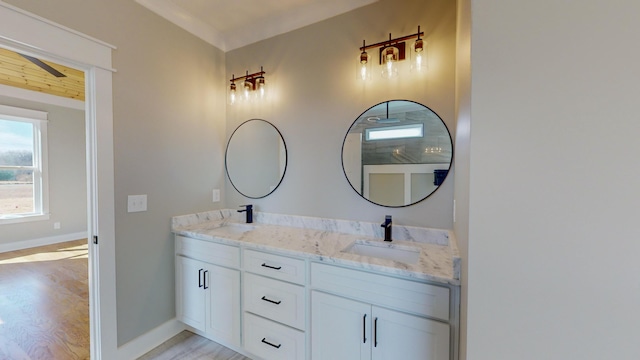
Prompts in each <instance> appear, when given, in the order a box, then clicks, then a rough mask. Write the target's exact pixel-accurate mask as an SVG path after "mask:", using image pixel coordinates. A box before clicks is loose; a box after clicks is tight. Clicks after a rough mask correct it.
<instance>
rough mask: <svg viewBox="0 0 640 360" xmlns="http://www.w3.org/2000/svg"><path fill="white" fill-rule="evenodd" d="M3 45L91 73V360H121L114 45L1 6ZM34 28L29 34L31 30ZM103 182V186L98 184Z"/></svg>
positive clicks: (87, 109) (88, 137) (88, 115)
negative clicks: (119, 343) (117, 309)
mask: <svg viewBox="0 0 640 360" xmlns="http://www.w3.org/2000/svg"><path fill="white" fill-rule="evenodd" d="M0 19H2V21H0V46H1V47H3V48H7V49H10V50H13V51H17V52H20V53H23V54H26V55H29V56H33V57H36V58H40V59H46V60H50V61H54V62H56V63H60V64H63V65H66V66H70V67H73V68H76V69H80V70H82V71H84V73H85V87H86V91H85V95H86V101H85V115H86V118H85V126H86V141H87V154H86V155H87V197H88V201H87V202H88V231H87V232H88V237H89V254H88V257H89V273H90V274H91V275H90V277H89V278H90V283H89V293H90V295H89V302H90V316H89V317H90V324H91V325H90V328H91V329H90V335H91V359H94V360H95V359H115V358H118V356H117V352H118V347H117V326H116V316H115V314H116V298H115V288H116V286H115V204H114V189H115V187H114V169H113V97H112V73H113V71H114V70H113V69H112V68H111V52H112V50H113V49H114V47H113V46H111V45H109V44H106V43H104V42H102V41H99V40H97V39H93V38H91V37H89V36H86V35H84V34H81V33H78V32H76V31H73V30H70V29H68V28H66V27H63V26H60V25H57V24H55V23H53V22H51V21H48V20H46V19H44V18H41V17H39V16H36V15H33V14H30V13H28V12H26V11H24V10H22V9H19V8H17V7H14V6H12V5H9V4H6V3H0ZM25 29H29V31H25ZM98 180H99V181H98Z"/></svg>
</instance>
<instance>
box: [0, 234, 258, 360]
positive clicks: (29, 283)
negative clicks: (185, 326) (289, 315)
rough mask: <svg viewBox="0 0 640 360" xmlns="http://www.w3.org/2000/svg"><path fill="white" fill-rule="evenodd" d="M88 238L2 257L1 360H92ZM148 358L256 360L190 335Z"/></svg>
mask: <svg viewBox="0 0 640 360" xmlns="http://www.w3.org/2000/svg"><path fill="white" fill-rule="evenodd" d="M89 353H90V349H89V287H88V250H87V240H86V239H84V240H78V241H72V242H66V243H61V244H56V245H50V246H42V247H38V248H32V249H26V250H19V251H12V252H6V253H0V360H77V359H89ZM140 359H142V360H178V359H179V360H250V359H249V358H247V357H245V356H242V355H240V354H238V353H236V352H234V351H232V350H230V349H228V348H226V347H224V346H222V345H219V344H217V343H215V342H212V341H210V340H208V339H205V338H203V337H201V336H198V335H195V334H193V333H191V332H188V331H183V332H182V333H180V334H178V335H176V336H174V337H173V338H171V339H170V340H169V341H167V342H165V343H164V344H162V345H160V346H159V347H157V348H156V349H153V350H152V351H150V352H149V353H147V354H145V355H144V356H142V357H141V358H140Z"/></svg>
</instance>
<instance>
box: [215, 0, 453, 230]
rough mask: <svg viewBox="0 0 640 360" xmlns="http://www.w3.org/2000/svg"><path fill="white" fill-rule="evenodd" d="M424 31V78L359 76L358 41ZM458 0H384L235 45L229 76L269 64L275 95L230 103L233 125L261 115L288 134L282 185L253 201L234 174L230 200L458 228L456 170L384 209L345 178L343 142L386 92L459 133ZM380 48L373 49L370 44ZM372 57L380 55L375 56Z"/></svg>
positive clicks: (270, 208) (229, 116) (234, 203)
mask: <svg viewBox="0 0 640 360" xmlns="http://www.w3.org/2000/svg"><path fill="white" fill-rule="evenodd" d="M418 25H421V29H422V30H423V31H424V32H425V39H426V41H427V42H428V44H429V45H428V51H429V55H428V56H429V57H430V58H429V60H430V65H431V68H430V70H429V72H428V73H427V75H426V78H420V77H412V76H411V75H410V74H408V73H407V74H404V76H403V77H401V78H400V79H398V80H395V81H387V80H384V79H381V78H380V76H379V75H378V74H377V72H376V73H374V75H373V79H372V81H371V82H370V83H368V84H366V85H364V86H363V84H362V83H361V82H360V81H358V80H357V79H356V59H358V57H359V54H360V50H359V47H360V46H362V40H363V39H365V40H366V41H367V42H368V43H374V42H379V41H383V40H385V39H388V37H389V32H391V33H392V36H393V37H399V36H403V35H407V34H412V33H415V32H416V31H417V27H418ZM455 31H456V4H455V1H450V0H429V1H424V0H403V1H391V0H382V1H379V2H377V3H374V4H372V5H368V6H366V7H363V8H360V9H356V10H354V11H351V12H349V13H346V14H343V15H341V16H337V17H334V18H331V19H328V20H325V21H323V22H320V23H316V24H313V25H310V26H307V27H305V28H302V29H299V30H296V31H291V32H289V33H286V34H283V35H280V36H277V37H274V38H271V39H267V40H264V41H261V42H259V43H256V44H252V45H248V46H246V47H243V48H240V49H237V50H234V51H230V52H228V53H227V55H226V63H227V78H228V79H230V78H231V76H232V74H236V75H237V74H243V73H244V72H245V71H246V70H248V71H249V72H255V71H258V70H259V69H260V66H261V65H262V66H264V70H265V71H266V72H267V74H266V75H265V77H266V80H267V85H268V87H269V91H270V98H269V100H268V101H266V102H265V103H263V104H262V105H261V106H258V105H255V104H254V105H252V106H248V107H247V106H242V105H243V104H236V105H233V106H228V107H227V133H228V134H230V133H231V131H233V129H234V128H235V127H237V126H238V125H239V124H240V123H242V122H243V121H245V120H247V119H251V118H263V119H265V120H268V121H270V122H272V123H273V124H274V125H275V126H277V127H278V128H279V130H280V131H281V132H282V135H283V137H284V140H285V142H286V144H287V150H288V152H289V163H288V168H287V172H286V175H285V177H284V180H283V182H282V184H281V185H280V187H279V188H278V189H277V190H276V191H275V192H274V193H273V194H271V195H270V196H268V197H266V198H264V199H256V200H248V199H246V198H244V197H242V196H241V195H239V194H238V193H237V192H236V191H235V190H234V189H233V187H231V186H230V185H229V184H228V182H227V186H226V187H225V189H226V191H225V194H224V196H225V198H226V200H227V201H226V204H227V205H228V206H229V207H236V206H238V205H240V204H245V203H247V202H251V203H253V204H255V205H256V209H257V210H259V211H268V212H274V213H284V214H298V215H307V216H319V217H329V218H340V219H352V220H364V221H383V220H384V215H385V214H390V215H392V216H393V217H394V223H397V224H405V225H420V226H430V227H437V228H452V224H453V222H452V213H453V175H454V174H453V172H451V174H450V175H449V178H448V179H447V180H446V181H445V183H444V184H443V185H442V186H441V188H440V189H439V190H438V191H437V192H436V193H435V194H433V195H432V196H431V197H429V198H428V199H427V200H426V201H423V202H421V203H419V204H417V205H414V206H411V207H407V208H385V207H381V206H377V205H373V204H371V203H369V202H368V201H366V200H364V199H362V198H361V197H360V196H359V195H358V194H357V193H356V192H355V191H353V189H352V188H351V186H350V185H349V183H348V182H347V180H346V178H345V176H344V173H343V170H342V164H341V149H342V141H343V139H344V136H345V134H346V133H347V131H348V130H349V127H350V126H351V123H352V122H353V121H354V120H355V119H356V118H357V117H358V116H359V115H360V114H361V113H362V112H363V111H365V110H366V109H368V108H369V107H371V106H373V105H375V104H377V103H380V102H382V101H384V100H388V99H408V100H414V101H417V102H420V103H422V104H425V105H427V106H428V107H430V108H431V109H432V110H434V111H435V112H436V113H438V115H440V117H442V119H443V120H444V121H445V123H446V124H447V126H448V127H449V129H450V131H451V132H452V134H455V114H454V113H455V112H454V98H455V94H454V86H455V81H454V80H455ZM371 54H372V55H373V54H374V50H371ZM373 56H374V57H375V55H373Z"/></svg>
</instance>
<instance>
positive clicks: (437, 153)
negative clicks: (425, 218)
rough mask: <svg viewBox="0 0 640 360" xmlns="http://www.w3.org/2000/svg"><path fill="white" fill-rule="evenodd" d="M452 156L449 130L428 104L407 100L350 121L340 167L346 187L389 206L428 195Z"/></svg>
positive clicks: (378, 107) (386, 104)
mask: <svg viewBox="0 0 640 360" xmlns="http://www.w3.org/2000/svg"><path fill="white" fill-rule="evenodd" d="M452 158H453V144H452V141H451V135H450V133H449V130H448V129H447V126H446V125H445V124H444V122H443V121H442V119H441V118H440V117H439V116H438V115H437V114H436V113H435V112H433V111H432V110H431V109H429V108H428V107H426V106H424V105H422V104H419V103H416V102H413V101H408V100H392V101H385V102H383V103H380V104H377V105H375V106H372V107H371V108H369V109H367V110H366V111H365V112H364V113H362V115H360V116H359V117H358V118H357V119H356V120H355V121H354V122H353V124H352V125H351V127H350V129H349V131H348V132H347V134H346V136H345V139H344V142H343V146H342V166H343V170H344V173H345V175H346V177H347V180H348V181H349V183H350V184H351V187H353V189H354V190H355V191H356V192H357V193H358V194H360V196H362V197H363V198H365V199H366V200H369V201H371V202H373V203H375V204H378V205H382V206H389V207H401V206H408V205H412V204H415V203H417V202H419V201H422V200H424V199H426V198H427V197H429V195H431V194H432V193H433V192H434V191H436V190H437V189H438V187H439V186H440V184H442V182H443V181H444V179H445V178H446V176H447V174H448V171H449V168H450V166H451V161H452Z"/></svg>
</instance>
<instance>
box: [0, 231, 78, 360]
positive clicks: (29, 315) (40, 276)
mask: <svg viewBox="0 0 640 360" xmlns="http://www.w3.org/2000/svg"><path fill="white" fill-rule="evenodd" d="M87 248H88V245H87V240H86V239H83V240H77V241H72V242H66V243H61V244H55V245H49V246H43V247H37V248H31V249H25V250H18V251H12V252H6V253H0V360H8V359H11V360H27V359H28V360H45V359H55V360H67V359H69V360H75V359H89V351H90V350H89V287H88V268H87V267H88V250H87Z"/></svg>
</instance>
